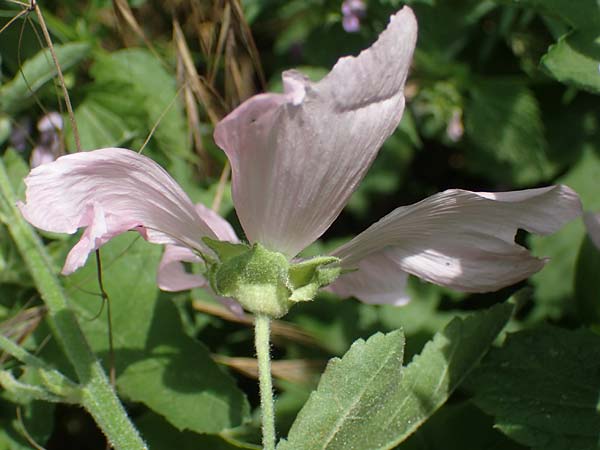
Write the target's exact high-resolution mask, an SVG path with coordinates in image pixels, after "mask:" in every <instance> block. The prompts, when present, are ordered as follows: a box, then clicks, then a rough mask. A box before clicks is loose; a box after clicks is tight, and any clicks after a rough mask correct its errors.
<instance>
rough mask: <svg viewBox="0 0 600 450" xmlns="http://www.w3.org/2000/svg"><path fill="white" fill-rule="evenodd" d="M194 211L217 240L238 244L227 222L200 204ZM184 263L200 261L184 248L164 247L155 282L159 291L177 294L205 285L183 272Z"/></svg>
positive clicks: (198, 277)
mask: <svg viewBox="0 0 600 450" xmlns="http://www.w3.org/2000/svg"><path fill="white" fill-rule="evenodd" d="M196 211H197V212H198V215H199V216H200V217H201V218H202V219H204V221H205V222H206V223H207V225H208V226H209V227H210V228H211V229H212V230H213V232H214V233H215V235H216V238H217V239H219V240H221V241H227V242H233V243H237V242H239V239H238V237H237V235H236V234H235V231H234V230H233V228H232V227H231V225H230V224H229V222H227V221H226V220H225V219H223V218H222V217H221V216H220V215H219V214H217V213H216V212H215V211H213V210H211V209H210V208H207V207H206V206H204V205H203V204H201V203H198V204H196ZM184 262H187V263H200V262H202V259H201V258H200V257H199V256H198V255H196V254H195V253H194V252H193V251H191V250H190V249H189V248H186V247H181V246H178V245H167V246H166V247H165V252H164V254H163V257H162V259H161V261H160V264H159V266H158V275H157V281H158V287H159V288H160V289H162V290H163V291H169V292H177V291H186V290H188V289H193V288H197V287H202V286H205V285H206V279H205V278H204V277H203V276H201V275H197V274H192V273H188V272H187V271H186V270H185V266H184V264H183V263H184Z"/></svg>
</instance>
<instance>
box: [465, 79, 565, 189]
mask: <svg viewBox="0 0 600 450" xmlns="http://www.w3.org/2000/svg"><path fill="white" fill-rule="evenodd" d="M470 94H471V99H470V101H469V103H468V105H467V108H466V110H465V129H466V132H467V136H468V138H469V140H470V141H471V142H472V143H473V144H474V148H472V149H470V151H469V154H468V158H467V161H466V163H467V167H469V168H470V169H471V170H473V171H476V172H477V173H479V174H482V175H485V176H487V177H488V178H491V179H492V180H494V181H496V182H499V183H504V184H505V183H507V182H510V183H512V184H515V185H521V186H524V185H531V184H534V183H537V182H539V181H541V180H544V179H546V178H548V177H549V176H551V175H552V174H553V172H554V168H553V166H552V164H551V163H550V162H549V161H548V158H547V155H546V140H545V137H544V127H543V123H542V120H541V116H540V111H539V107H538V102H537V100H536V98H535V97H534V95H533V93H532V92H531V91H530V90H529V89H528V88H527V87H526V86H525V85H524V84H523V83H519V82H514V81H510V80H504V79H497V80H486V81H480V82H478V83H476V84H474V85H473V86H472V87H471V92H470Z"/></svg>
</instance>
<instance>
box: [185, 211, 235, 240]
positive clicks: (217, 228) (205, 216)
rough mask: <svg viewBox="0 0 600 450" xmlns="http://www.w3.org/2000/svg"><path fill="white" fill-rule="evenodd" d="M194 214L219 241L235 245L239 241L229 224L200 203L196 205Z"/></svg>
mask: <svg viewBox="0 0 600 450" xmlns="http://www.w3.org/2000/svg"><path fill="white" fill-rule="evenodd" d="M195 208H196V212H197V213H198V215H199V216H200V217H201V218H202V220H204V222H205V223H206V224H207V225H208V226H209V227H210V229H211V230H212V231H213V233H215V236H216V238H217V239H218V240H220V241H226V242H231V243H233V244H237V243H238V242H240V239H239V238H238V237H237V234H235V231H234V230H233V228H232V226H231V224H230V223H229V222H227V221H226V220H225V219H223V218H222V217H221V216H220V215H219V214H218V213H216V212H215V211H213V210H212V209H210V208H208V207H207V206H204V205H203V204H202V203H196V205H195Z"/></svg>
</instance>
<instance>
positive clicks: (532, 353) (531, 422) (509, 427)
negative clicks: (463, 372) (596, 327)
mask: <svg viewBox="0 0 600 450" xmlns="http://www.w3.org/2000/svg"><path fill="white" fill-rule="evenodd" d="M599 369H600V337H599V336H597V335H595V334H593V333H591V332H589V331H586V330H577V331H570V330H563V329H560V328H556V327H549V326H546V327H544V328H542V329H538V330H527V331H521V332H519V333H515V334H512V335H509V336H508V337H507V339H506V341H505V342H504V345H503V346H502V348H499V349H494V350H493V351H491V352H490V354H489V355H488V356H487V357H486V358H485V359H484V360H483V362H482V363H481V365H480V367H479V368H478V369H477V370H476V371H475V372H474V373H473V374H472V376H471V377H469V379H468V381H467V383H466V386H467V387H468V389H469V390H470V391H472V392H473V393H474V396H475V398H474V401H475V403H476V404H477V405H478V406H479V407H480V408H482V409H483V410H484V411H485V412H487V413H488V414H492V415H494V416H495V417H496V427H497V428H499V429H500V430H502V431H503V432H504V433H505V434H506V435H508V436H509V437H511V438H513V439H515V440H516V441H517V442H520V443H522V444H525V445H528V446H530V447H532V448H533V449H535V450H573V449H577V450H595V449H597V448H598V436H599V435H600V420H598V406H597V405H598V392H599V391H600V376H599V374H600V371H599Z"/></svg>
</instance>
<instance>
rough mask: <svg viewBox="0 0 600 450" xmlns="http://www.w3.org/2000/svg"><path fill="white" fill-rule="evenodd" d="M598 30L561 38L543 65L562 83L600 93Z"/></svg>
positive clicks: (599, 34) (599, 39)
mask: <svg viewBox="0 0 600 450" xmlns="http://www.w3.org/2000/svg"><path fill="white" fill-rule="evenodd" d="M575 9H578V8H575ZM599 30H600V28H599V29H596V30H593V31H590V32H582V31H577V32H574V33H571V34H569V35H567V36H563V37H561V38H560V39H559V40H558V42H557V43H556V44H554V45H553V46H551V47H550V49H549V50H548V53H546V55H544V57H543V58H542V64H543V65H544V67H546V69H548V71H549V72H550V73H551V74H552V75H553V76H554V78H556V79H557V80H558V81H560V82H561V83H565V84H573V85H575V86H578V87H581V88H583V89H586V90H588V91H591V92H594V93H596V94H600V31H599Z"/></svg>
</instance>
